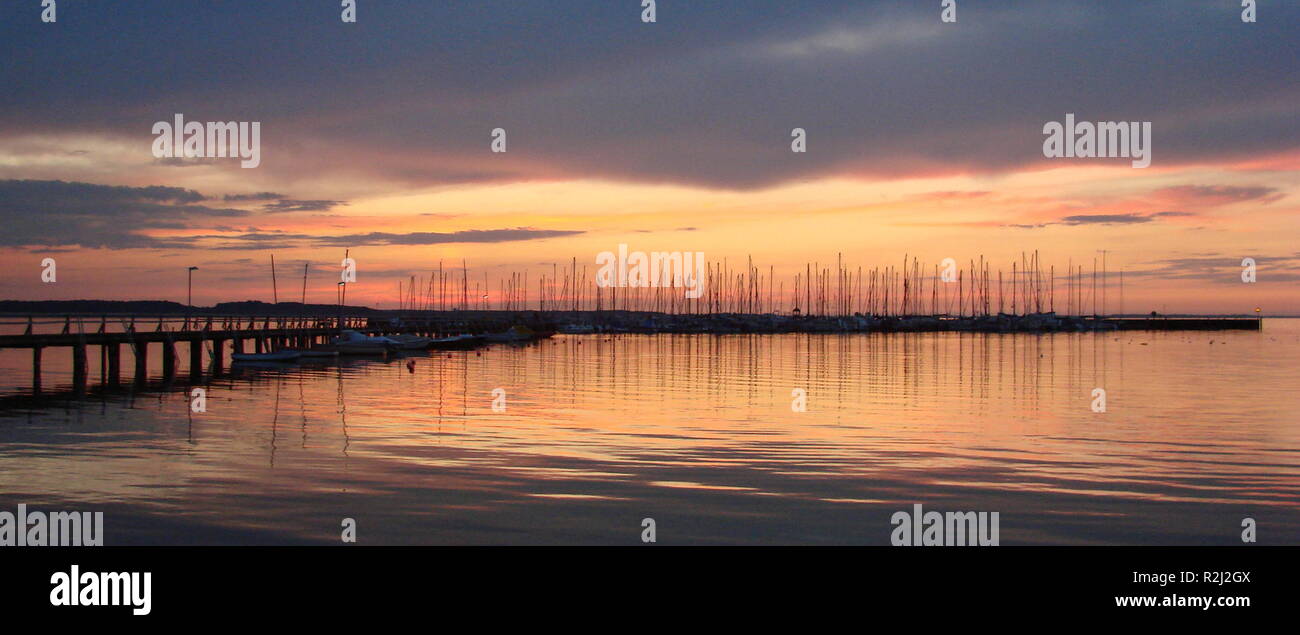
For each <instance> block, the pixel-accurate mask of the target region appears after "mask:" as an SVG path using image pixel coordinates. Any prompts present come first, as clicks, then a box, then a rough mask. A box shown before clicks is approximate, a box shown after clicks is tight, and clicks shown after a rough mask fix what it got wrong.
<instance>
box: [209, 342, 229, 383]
mask: <svg viewBox="0 0 1300 635" xmlns="http://www.w3.org/2000/svg"><path fill="white" fill-rule="evenodd" d="M225 349H226V340H224V339H222V338H219V337H218V338H214V339H213V340H212V374H213V375H220V374H221V372H222V370H223V368H224V366H225V353H226V350H225Z"/></svg>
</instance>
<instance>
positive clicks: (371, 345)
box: [333, 331, 400, 355]
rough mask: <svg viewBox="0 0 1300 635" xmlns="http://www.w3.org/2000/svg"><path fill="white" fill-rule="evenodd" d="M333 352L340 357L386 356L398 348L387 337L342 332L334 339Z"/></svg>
mask: <svg viewBox="0 0 1300 635" xmlns="http://www.w3.org/2000/svg"><path fill="white" fill-rule="evenodd" d="M333 348H334V350H336V351H338V353H339V354H340V355H387V354H388V353H390V352H392V351H396V350H398V349H399V348H400V345H399V344H398V343H397V341H396V340H392V339H389V338H387V337H370V336H368V335H363V334H361V333H358V332H356V331H343V334H342V335H340V336H338V337H336V338H334V343H333Z"/></svg>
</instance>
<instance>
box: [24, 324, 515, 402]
mask: <svg viewBox="0 0 1300 635" xmlns="http://www.w3.org/2000/svg"><path fill="white" fill-rule="evenodd" d="M521 321H522V317H521V316H517V315H503V316H500V317H498V318H492V317H486V318H485V317H482V316H477V315H476V316H469V315H457V314H454V313H451V314H438V315H421V316H417V317H399V318H396V319H394V318H390V317H376V316H373V315H369V316H341V317H340V316H328V317H326V316H308V317H284V316H277V317H248V316H199V317H194V316H190V317H181V316H161V317H159V316H93V317H90V316H59V317H58V318H52V316H42V317H40V318H36V317H30V316H29V317H25V318H22V319H14V318H9V319H0V328H6V329H7V330H10V331H13V330H22V331H23V332H22V333H18V334H5V335H0V349H3V348H22V349H30V350H31V351H32V391H33V393H36V394H39V393H40V392H41V362H42V361H43V360H44V359H45V356H46V349H51V348H63V349H69V350H70V351H71V353H72V380H73V381H72V383H73V387H74V392H84V391H85V388H86V385H87V383H88V376H89V372H88V370H89V363H88V361H89V360H88V357H89V349H90V348H91V347H97V348H98V349H99V365H100V378H101V383H102V384H103V385H106V386H116V385H118V384H120V383H121V380H122V347H124V346H126V347H130V348H129V350H130V352H131V356H132V358H133V359H134V360H135V368H134V372H133V373H132V380H133V382H134V383H136V384H144V383H146V382H148V381H149V359H150V354H149V349H150V346H151V345H159V346H161V347H162V377H163V378H164V381H169V380H172V379H174V378H175V376H176V369H177V347H178V346H180V345H186V344H187V345H188V350H187V351H185V352H187V353H188V354H189V365H188V366H189V373H190V375H191V380H192V381H194V380H197V378H198V377H201V376H202V374H203V372H204V369H205V368H207V369H208V370H209V372H211V373H212V374H215V375H220V374H222V373H223V371H224V369H225V364H226V362H225V355H226V349H227V343H229V345H230V350H231V351H232V352H234V353H244V352H254V353H263V352H271V351H275V350H279V349H282V348H310V347H311V346H312V345H314V344H320V343H325V342H328V341H329V340H330V338H333V337H335V336H337V335H338V334H339V333H340V331H342V330H353V331H357V332H360V333H364V334H366V335H372V336H375V335H395V334H403V333H409V334H415V335H423V336H426V337H441V336H445V335H450V334H458V333H464V332H479V333H481V332H492V331H500V330H505V329H506V328H509V327H510V326H511V325H512V324H515V323H521ZM47 329H52V330H53V332H41V331H44V330H47ZM205 349H207V350H208V358H209V360H210V363H209V364H207V365H205V364H204V350H205ZM249 349H251V350H249Z"/></svg>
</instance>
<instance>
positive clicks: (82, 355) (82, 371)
mask: <svg viewBox="0 0 1300 635" xmlns="http://www.w3.org/2000/svg"><path fill="white" fill-rule="evenodd" d="M87 374H88V373H87V372H86V343H85V342H77V343H76V344H74V345H73V346H72V387H73V391H74V392H77V393H84V392H85V391H86V375H87Z"/></svg>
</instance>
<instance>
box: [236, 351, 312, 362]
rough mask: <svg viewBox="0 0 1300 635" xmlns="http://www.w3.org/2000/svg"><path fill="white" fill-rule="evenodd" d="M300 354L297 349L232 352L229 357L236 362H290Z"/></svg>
mask: <svg viewBox="0 0 1300 635" xmlns="http://www.w3.org/2000/svg"><path fill="white" fill-rule="evenodd" d="M300 356H301V354H300V353H299V352H298V351H276V352H274V353H232V354H231V355H230V359H232V360H234V361H236V362H291V361H293V360H295V359H298V358H299V357H300Z"/></svg>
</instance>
